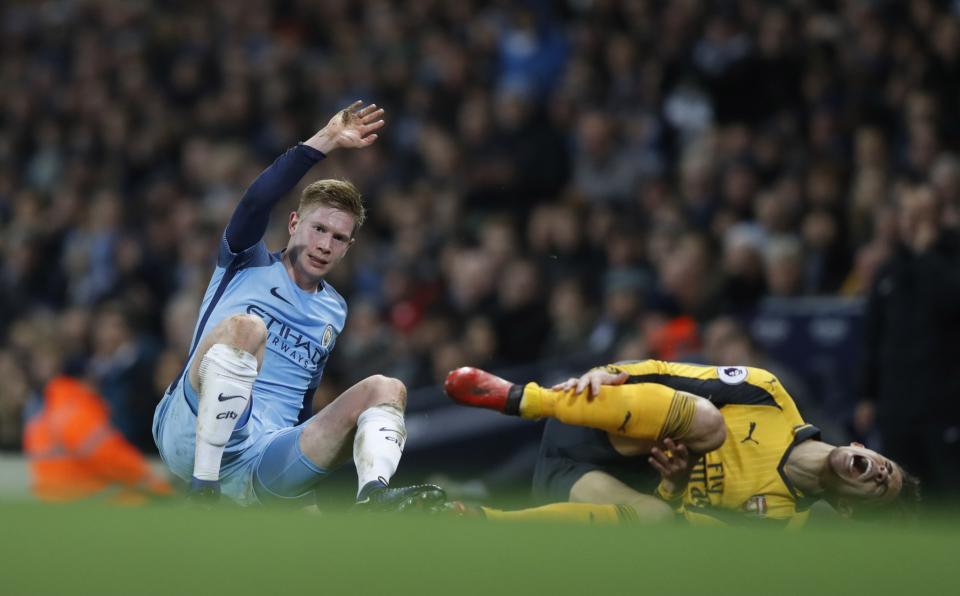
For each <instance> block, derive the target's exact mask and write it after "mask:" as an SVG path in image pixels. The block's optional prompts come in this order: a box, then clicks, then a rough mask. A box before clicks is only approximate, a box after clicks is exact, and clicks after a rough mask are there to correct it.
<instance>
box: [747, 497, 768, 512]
mask: <svg viewBox="0 0 960 596" xmlns="http://www.w3.org/2000/svg"><path fill="white" fill-rule="evenodd" d="M742 509H743V512H744V513H749V514H752V515H756V516H757V517H766V516H767V497H766V496H765V495H753V496H752V497H750V498H749V499H747V500H746V501H745V502H744V503H743V508H742Z"/></svg>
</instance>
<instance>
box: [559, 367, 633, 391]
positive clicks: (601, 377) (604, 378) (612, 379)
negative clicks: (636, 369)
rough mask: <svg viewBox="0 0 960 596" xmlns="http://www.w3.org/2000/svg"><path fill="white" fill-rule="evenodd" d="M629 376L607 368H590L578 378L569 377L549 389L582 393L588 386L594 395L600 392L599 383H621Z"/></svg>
mask: <svg viewBox="0 0 960 596" xmlns="http://www.w3.org/2000/svg"><path fill="white" fill-rule="evenodd" d="M628 378H630V375H628V374H627V373H625V372H622V371H613V370H609V369H607V368H592V369H590V370H589V371H587V372H586V373H585V374H583V375H582V376H581V377H580V378H579V379H578V378H570V379H567V380H566V381H564V382H563V383H557V384H556V385H554V386H553V387H551V389H554V390H555V391H570V390H571V389H574V390H575V391H574V393H582V392H583V391H584V390H585V389H586V388H587V387H590V395H591V396H592V397H596V396H597V395H598V394H599V393H600V386H601V385H623V384H624V383H625V382H626V380H627V379H628Z"/></svg>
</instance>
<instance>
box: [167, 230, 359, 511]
mask: <svg viewBox="0 0 960 596" xmlns="http://www.w3.org/2000/svg"><path fill="white" fill-rule="evenodd" d="M280 254H281V253H271V252H269V251H268V250H267V248H266V245H265V244H264V243H263V241H262V240H261V241H260V242H257V243H256V244H254V245H253V246H252V247H250V248H248V249H247V250H245V251H243V252H241V253H238V254H235V253H232V252H231V251H230V248H229V245H228V243H227V240H226V238H225V237H223V238H221V241H220V255H219V258H218V261H217V266H216V269H215V270H214V273H213V277H212V278H211V279H210V284H209V286H208V287H207V291H206V294H205V295H204V298H203V304H202V305H201V308H200V318H199V320H198V321H197V326H196V329H195V331H194V341H193V346H192V348H191V351H190V356H189V358H188V360H187V363H186V365H185V366H184V368H183V371H182V372H181V374H180V375H179V376H178V377H177V378H176V379H175V380H174V381H173V383H171V385H170V387H169V388H168V389H167V392H166V395H165V396H164V398H163V400H162V401H161V403H160V405H159V406H158V407H157V412H156V414H155V416H154V438H155V440H156V442H157V445H158V447H159V449H160V454H161V456H162V457H163V459H164V461H165V462H166V463H167V465H168V466H169V467H170V468H171V470H172V471H173V472H174V473H175V474H177V475H178V476H180V477H181V478H183V479H184V480H189V479H190V477H191V475H192V473H193V452H194V445H195V440H196V436H195V433H196V430H195V427H196V412H197V392H196V388H195V387H192V386H190V382H189V375H188V374H187V371H189V370H190V366H191V364H192V362H193V360H194V358H195V357H196V350H197V346H199V345H200V343H201V342H202V340H203V338H204V336H205V335H206V334H207V333H208V332H209V331H210V330H211V329H213V328H214V327H216V326H217V324H218V323H220V322H221V321H222V320H224V319H225V318H227V317H230V316H233V315H237V314H252V315H256V316H258V317H260V318H261V319H263V322H264V323H265V324H266V327H267V332H268V337H267V343H266V349H265V351H264V357H263V365H262V366H261V368H260V373H259V375H258V376H257V379H256V382H255V383H254V385H253V397H252V399H251V403H250V407H248V409H247V410H246V411H245V412H244V414H243V416H241V419H240V420H239V421H238V422H237V427H236V429H235V430H234V432H233V434H232V435H231V438H230V441H229V443H228V444H227V448H226V449H225V451H224V457H223V463H222V466H221V484H222V490H223V492H224V494H225V495H228V496H230V497H231V498H233V499H234V500H237V501H239V502H241V503H247V502H254V501H255V500H256V497H255V496H254V494H253V488H252V481H251V480H252V472H253V471H254V469H255V467H256V465H257V463H258V462H259V459H260V457H261V455H262V453H263V450H264V449H265V448H266V446H267V445H268V444H269V443H270V441H271V440H273V439H275V438H276V436H277V434H278V433H281V432H282V431H283V430H284V429H288V428H291V427H294V426H295V425H297V424H298V423H299V422H302V421H304V420H306V419H307V418H308V417H309V415H310V413H311V401H312V398H313V393H314V390H315V389H316V388H317V386H318V385H319V384H320V377H321V376H322V375H323V368H324V365H325V364H326V362H327V358H328V357H329V355H330V351H331V350H332V349H333V346H334V344H335V343H336V339H337V337H338V336H339V335H340V333H341V331H343V325H344V323H345V321H346V316H347V304H346V302H345V301H344V299H343V298H342V297H341V296H340V294H338V293H337V292H336V290H334V289H333V288H332V287H331V286H330V284H327V283H322V284H321V285H320V287H319V288H318V290H317V291H316V292H306V291H304V290H302V289H300V288H299V287H298V286H297V285H296V284H295V283H294V282H293V280H292V279H291V277H290V275H289V274H288V273H287V271H286V269H285V268H284V265H283V262H282V261H281V260H280ZM315 471H316V472H317V473H319V474H322V473H323V470H315Z"/></svg>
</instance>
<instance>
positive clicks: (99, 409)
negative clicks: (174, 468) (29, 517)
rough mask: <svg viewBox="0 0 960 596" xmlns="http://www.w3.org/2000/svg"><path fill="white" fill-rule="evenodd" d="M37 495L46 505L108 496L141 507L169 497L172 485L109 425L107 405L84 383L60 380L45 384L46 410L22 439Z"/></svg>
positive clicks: (44, 405)
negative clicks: (153, 497) (158, 497)
mask: <svg viewBox="0 0 960 596" xmlns="http://www.w3.org/2000/svg"><path fill="white" fill-rule="evenodd" d="M23 448H24V453H25V454H26V455H27V458H28V460H29V462H30V471H31V474H32V476H33V486H32V489H33V493H34V495H36V496H37V498H39V499H40V500H43V501H73V500H77V499H83V498H87V497H94V496H106V497H109V498H111V500H114V501H119V502H123V503H138V502H142V501H144V500H145V495H150V494H155V495H167V494H170V493H171V492H172V490H171V488H170V485H169V484H168V483H167V482H166V481H165V480H164V479H163V478H160V477H158V476H156V475H155V474H154V473H153V471H152V470H151V469H150V466H149V465H148V463H147V461H146V459H144V457H143V455H141V454H140V452H139V451H137V449H136V448H135V447H134V446H133V445H131V444H130V443H128V442H127V440H126V439H124V438H123V436H122V435H121V434H120V433H119V432H118V431H117V430H115V429H114V428H113V427H112V426H110V415H109V410H108V407H107V404H106V403H105V402H104V401H103V398H101V397H100V396H99V395H98V394H97V393H96V392H95V391H93V390H92V389H91V388H90V387H88V386H87V385H85V384H84V383H82V382H80V381H78V380H76V379H73V378H70V377H65V376H61V377H57V378H55V379H53V380H52V381H50V383H48V384H47V386H46V389H45V391H44V404H43V409H42V410H41V411H40V413H39V414H37V415H36V416H35V417H33V418H32V419H31V420H30V421H29V422H28V423H27V428H26V431H25V432H24V436H23Z"/></svg>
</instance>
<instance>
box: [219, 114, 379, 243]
mask: <svg viewBox="0 0 960 596" xmlns="http://www.w3.org/2000/svg"><path fill="white" fill-rule="evenodd" d="M382 116H383V110H382V109H377V106H376V104H370V105H368V106H363V102H360V101H356V102H354V103H353V104H351V105H350V106H349V107H348V108H345V109H343V110H340V111H339V112H337V113H336V114H335V115H334V116H333V118H331V119H330V121H329V122H328V123H327V125H326V126H324V127H323V128H322V129H320V130H319V131H317V133H316V134H314V135H313V136H312V137H310V138H309V139H307V140H306V141H304V142H303V143H300V144H299V145H297V146H296V147H293V148H291V149H289V150H288V151H287V152H286V153H284V154H283V155H281V156H280V157H278V158H277V160H276V161H274V162H273V164H272V165H270V167H268V168H267V169H266V170H264V171H263V172H262V173H261V174H260V175H259V176H257V179H256V180H254V181H253V184H251V185H250V188H248V189H247V192H245V193H244V195H243V198H241V199H240V203H239V204H238V205H237V208H236V209H235V210H234V212H233V216H232V217H231V218H230V223H229V224H227V230H226V238H227V244H228V245H229V246H230V251H231V252H234V253H239V252H242V251H244V250H246V249H248V248H250V247H251V246H253V245H254V244H256V243H257V242H259V240H260V238H262V237H263V234H264V232H266V230H267V224H268V223H269V221H270V211H271V209H273V207H274V205H276V204H277V202H279V201H280V199H282V198H283V197H284V196H285V195H286V194H287V193H288V192H290V190H291V189H292V188H293V187H294V186H296V185H297V183H298V182H300V179H301V178H303V176H304V174H306V173H307V171H308V170H309V169H310V168H311V167H313V165H314V164H315V163H317V162H318V161H320V160H321V159H323V158H324V157H325V156H327V155H329V154H330V152H331V151H335V150H336V149H339V148H351V149H354V148H361V147H368V146H370V145H372V144H373V143H374V142H375V141H376V140H377V134H376V132H375V131H377V130H378V129H380V127H382V126H383V119H382Z"/></svg>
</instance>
